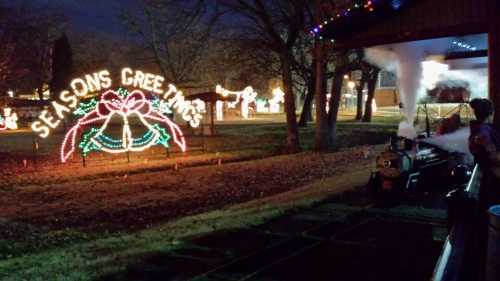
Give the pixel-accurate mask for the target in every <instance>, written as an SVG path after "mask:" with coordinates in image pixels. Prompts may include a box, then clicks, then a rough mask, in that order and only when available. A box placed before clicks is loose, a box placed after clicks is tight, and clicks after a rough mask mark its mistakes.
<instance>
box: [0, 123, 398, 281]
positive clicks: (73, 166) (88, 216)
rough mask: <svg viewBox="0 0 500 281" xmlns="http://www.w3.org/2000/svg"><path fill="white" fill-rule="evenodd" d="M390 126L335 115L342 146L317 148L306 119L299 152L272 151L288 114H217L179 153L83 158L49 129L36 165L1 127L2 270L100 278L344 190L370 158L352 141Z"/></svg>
mask: <svg viewBox="0 0 500 281" xmlns="http://www.w3.org/2000/svg"><path fill="white" fill-rule="evenodd" d="M396 126H397V119H394V118H392V119H391V118H389V119H385V118H380V119H379V118H378V117H376V118H375V120H374V123H373V124H365V123H358V122H353V121H350V120H343V119H341V122H339V126H338V136H339V137H338V145H339V146H338V149H339V150H340V151H341V152H338V153H329V154H315V153H311V152H310V150H311V149H312V147H313V139H314V126H313V125H310V126H309V127H307V128H301V129H300V137H301V146H302V148H303V150H304V151H305V152H303V153H300V154H296V155H280V154H281V151H282V149H283V147H284V145H285V140H286V125H285V124H283V123H260V124H253V123H251V122H248V123H240V124H222V125H218V126H217V129H218V135H217V136H210V137H204V138H201V137H200V136H193V137H191V138H190V139H188V143H189V142H191V145H192V147H194V148H198V149H193V150H191V151H188V152H187V153H185V154H181V153H177V152H176V151H175V150H174V151H171V152H172V155H170V157H166V154H165V150H164V149H159V148H157V149H152V150H150V151H146V152H143V153H137V154H136V153H134V154H131V156H130V158H131V161H130V163H129V162H128V161H127V160H126V157H124V156H123V155H119V156H113V157H109V156H103V155H100V154H98V153H95V154H92V155H90V156H89V157H88V159H87V167H86V168H84V167H82V165H81V159H79V158H78V157H77V158H76V159H75V160H74V161H73V162H72V163H70V164H65V165H61V164H59V163H58V161H57V154H58V147H59V143H60V139H61V138H62V134H55V135H54V136H52V137H51V138H48V139H46V140H43V141H41V142H40V150H39V153H38V155H37V157H38V158H37V161H38V166H37V167H36V169H35V168H34V166H33V163H32V162H31V161H32V158H31V156H32V154H31V153H32V151H31V150H32V141H33V139H32V137H31V134H30V133H29V132H22V131H21V132H6V133H2V134H0V157H2V161H1V163H0V168H1V171H0V206H1V207H0V278H1V279H2V280H96V279H98V278H99V277H101V276H103V275H105V274H107V273H111V272H120V271H123V270H125V269H126V268H127V266H129V265H130V264H133V263H135V262H138V261H140V260H141V259H143V258H144V257H145V256H147V255H148V253H152V252H155V253H162V252H169V251H172V250H174V249H176V248H177V247H180V246H181V245H184V244H185V243H189V240H190V239H191V237H193V236H196V235H201V234H203V233H209V232H212V231H214V230H218V229H230V228H236V227H245V226H250V225H254V224H259V223H262V222H263V221H266V220H268V219H271V218H273V217H275V216H277V215H280V214H282V213H284V212H286V211H288V210H290V209H294V208H298V207H302V206H307V205H310V204H312V203H313V202H317V201H319V200H322V199H324V198H326V197H328V196H331V195H333V194H339V193H342V192H344V191H347V190H351V189H353V188H355V187H357V186H360V185H362V184H363V183H365V182H366V180H367V179H368V176H369V173H370V167H372V163H373V161H374V159H373V157H374V155H375V153H373V151H372V152H371V154H369V155H368V154H366V149H365V148H362V147H360V146H366V145H374V144H381V143H385V142H386V141H387V139H388V136H389V134H391V133H392V132H394V131H395V130H396ZM200 144H203V145H202V147H203V148H204V149H199V148H200ZM353 147H358V148H353ZM372 150H373V148H372ZM25 159H26V160H27V162H28V167H24V166H23V163H22V162H23V160H25ZM219 164H221V165H219Z"/></svg>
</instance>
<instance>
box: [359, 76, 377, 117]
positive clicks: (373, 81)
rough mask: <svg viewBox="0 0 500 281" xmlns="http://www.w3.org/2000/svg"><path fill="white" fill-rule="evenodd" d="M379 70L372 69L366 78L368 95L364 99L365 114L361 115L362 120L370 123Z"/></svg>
mask: <svg viewBox="0 0 500 281" xmlns="http://www.w3.org/2000/svg"><path fill="white" fill-rule="evenodd" d="M379 72H380V70H378V69H374V70H372V73H371V74H370V78H369V80H368V97H367V99H366V104H365V115H364V116H363V122H367V123H370V122H371V121H372V115H373V108H372V104H373V98H374V97H375V87H376V86H377V79H378V73H379Z"/></svg>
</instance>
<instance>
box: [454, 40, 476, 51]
mask: <svg viewBox="0 0 500 281" xmlns="http://www.w3.org/2000/svg"><path fill="white" fill-rule="evenodd" d="M452 44H453V45H455V46H458V47H460V48H464V49H467V50H469V51H477V47H475V46H471V45H469V44H467V43H464V42H462V41H458V40H455V41H453V42H452Z"/></svg>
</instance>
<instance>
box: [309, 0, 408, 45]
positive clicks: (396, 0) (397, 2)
mask: <svg viewBox="0 0 500 281" xmlns="http://www.w3.org/2000/svg"><path fill="white" fill-rule="evenodd" d="M379 2H381V1H373V0H368V1H356V3H354V5H352V6H351V7H349V8H347V9H344V10H342V11H340V12H338V13H337V14H335V15H334V16H332V17H330V18H329V20H326V21H324V22H322V23H321V24H319V25H317V26H315V27H314V28H313V29H312V30H311V34H312V35H313V36H318V37H319V38H320V39H323V37H322V36H321V35H320V32H321V31H322V29H323V28H324V27H325V26H327V25H328V24H330V23H332V22H335V21H338V20H341V19H342V18H346V17H350V16H352V15H353V14H354V12H355V11H363V10H365V11H368V12H370V13H372V12H374V11H375V10H376V8H377V7H378V8H381V7H382V8H389V9H390V10H393V11H397V10H400V9H401V8H402V7H403V6H404V4H405V2H407V1H406V0H386V1H385V2H384V1H382V2H384V3H383V4H381V3H379ZM330 42H332V43H334V42H335V41H332V40H330Z"/></svg>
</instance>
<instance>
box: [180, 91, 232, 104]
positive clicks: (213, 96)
mask: <svg viewBox="0 0 500 281" xmlns="http://www.w3.org/2000/svg"><path fill="white" fill-rule="evenodd" d="M186 99H187V100H195V99H200V100H202V101H204V102H216V101H235V100H236V98H235V97H234V96H227V97H224V96H222V95H220V94H219V93H217V92H203V93H197V94H192V95H189V96H186Z"/></svg>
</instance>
